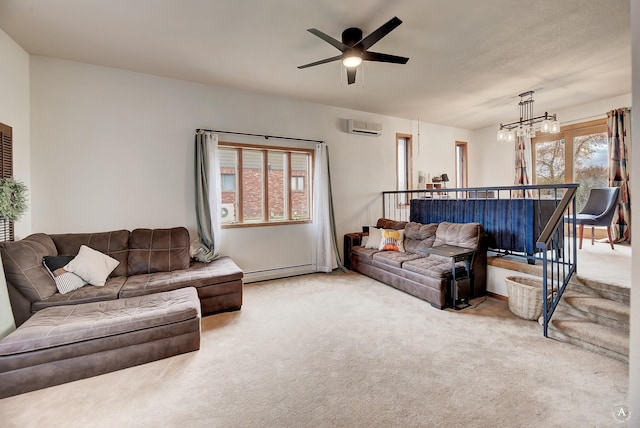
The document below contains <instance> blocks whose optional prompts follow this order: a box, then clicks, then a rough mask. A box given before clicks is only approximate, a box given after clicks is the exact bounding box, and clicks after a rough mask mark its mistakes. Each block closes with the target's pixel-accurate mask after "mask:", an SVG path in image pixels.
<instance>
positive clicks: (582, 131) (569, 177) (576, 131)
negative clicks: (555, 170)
mask: <svg viewBox="0 0 640 428" xmlns="http://www.w3.org/2000/svg"><path fill="white" fill-rule="evenodd" d="M606 132H607V119H606V118H602V119H595V120H590V121H586V122H579V123H574V124H571V125H565V126H561V127H560V132H558V133H555V134H551V133H549V134H538V135H537V136H536V137H534V138H532V139H531V165H532V169H531V182H532V183H533V184H537V181H538V180H537V177H538V174H537V171H536V150H535V147H536V144H539V143H546V142H552V141H556V140H560V139H564V182H565V183H572V182H573V180H574V177H573V175H574V174H573V173H574V171H573V169H574V168H573V165H574V159H573V157H574V147H573V140H574V138H575V137H580V136H583V135H589V134H600V133H606ZM586 229H587V230H585V231H584V237H585V238H591V237H592V236H591V233H592V231H591V228H590V227H588V228H586ZM593 233H594V238H596V239H600V238H604V237H605V236H607V235H606V231H605V230H604V229H599V228H595V230H594V231H593Z"/></svg>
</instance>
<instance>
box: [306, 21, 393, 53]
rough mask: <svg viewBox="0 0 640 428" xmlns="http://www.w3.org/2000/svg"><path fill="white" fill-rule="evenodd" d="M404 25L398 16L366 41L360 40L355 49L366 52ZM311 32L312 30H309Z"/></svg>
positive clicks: (365, 39) (383, 25)
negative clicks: (361, 49)
mask: <svg viewBox="0 0 640 428" xmlns="http://www.w3.org/2000/svg"><path fill="white" fill-rule="evenodd" d="M400 24H402V21H401V20H400V18H398V17H397V16H394V17H393V18H391V19H390V20H389V21H388V22H387V23H386V24H382V25H381V26H380V28H378V29H377V30H376V31H374V32H373V33H371V34H369V35H368V36H367V37H365V38H364V39H362V40H360V41H359V42H358V43H356V45H355V46H354V47H362V48H363V49H364V50H365V51H366V50H367V49H369V48H370V47H371V46H373V45H374V44H376V43H378V41H379V40H380V39H381V38H383V37H384V36H386V35H387V34H389V33H390V32H391V31H393V30H394V29H395V28H396V27H397V26H398V25H400ZM309 31H311V30H309Z"/></svg>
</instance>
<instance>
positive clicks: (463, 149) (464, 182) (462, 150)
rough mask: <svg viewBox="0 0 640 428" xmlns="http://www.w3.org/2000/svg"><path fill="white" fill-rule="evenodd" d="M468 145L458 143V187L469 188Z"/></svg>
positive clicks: (461, 142)
mask: <svg viewBox="0 0 640 428" xmlns="http://www.w3.org/2000/svg"><path fill="white" fill-rule="evenodd" d="M468 174H469V173H468V169H467V143H465V142H464V141H456V187H469V179H468Z"/></svg>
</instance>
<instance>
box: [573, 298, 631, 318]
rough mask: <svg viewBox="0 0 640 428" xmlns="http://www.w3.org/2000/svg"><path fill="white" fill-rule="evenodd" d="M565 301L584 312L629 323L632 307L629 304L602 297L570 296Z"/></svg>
mask: <svg viewBox="0 0 640 428" xmlns="http://www.w3.org/2000/svg"><path fill="white" fill-rule="evenodd" d="M564 301H565V302H566V303H567V304H568V305H571V306H573V307H574V308H576V309H579V310H581V311H584V312H590V313H593V314H596V315H599V316H602V317H607V318H611V319H616V320H621V321H626V322H629V314H630V307H629V305H628V304H625V303H621V302H616V301H614V300H609V299H604V298H602V297H595V296H586V295H578V294H570V295H566V296H565V297H564Z"/></svg>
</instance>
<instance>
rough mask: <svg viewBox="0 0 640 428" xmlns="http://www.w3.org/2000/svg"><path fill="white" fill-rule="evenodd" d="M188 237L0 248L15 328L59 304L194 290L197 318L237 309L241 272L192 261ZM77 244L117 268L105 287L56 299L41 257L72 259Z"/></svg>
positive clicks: (229, 264) (152, 233)
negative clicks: (112, 261) (115, 263)
mask: <svg viewBox="0 0 640 428" xmlns="http://www.w3.org/2000/svg"><path fill="white" fill-rule="evenodd" d="M189 244H190V240H189V232H188V231H187V229H185V228H184V227H176V228H171V229H135V230H133V231H131V232H129V231H128V230H116V231H111V232H101V233H67V234H57V235H47V234H44V233H36V234H33V235H30V236H27V237H26V238H24V239H22V240H20V241H16V242H4V243H1V244H0V254H1V255H2V262H3V266H4V271H5V277H6V280H7V287H8V290H9V299H10V300H11V307H12V309H13V314H14V318H15V322H16V325H17V326H19V325H20V324H22V323H23V322H25V321H26V320H27V319H28V318H29V317H30V316H31V315H32V314H34V313H36V312H37V311H39V310H41V309H44V308H47V307H50V306H60V305H71V304H78V303H88V302H98V301H106V300H114V299H118V298H124V297H134V296H142V295H145V294H151V293H158V292H162V291H171V290H176V289H179V288H183V287H196V290H197V291H198V297H199V298H200V304H201V305H202V313H203V314H209V313H215V312H220V311H229V310H237V309H240V307H241V306H242V279H243V276H244V273H243V272H242V270H241V269H240V268H239V267H238V266H237V265H236V264H235V263H234V262H233V261H232V260H231V259H230V258H228V257H221V258H219V259H217V260H215V261H213V262H212V263H208V264H207V263H198V262H191V260H190V257H189ZM81 245H86V246H88V247H90V248H93V249H94V250H97V251H100V252H102V253H104V254H106V255H108V256H110V257H113V258H114V259H116V260H118V261H119V262H120V263H119V265H118V266H117V267H116V269H115V270H114V271H113V272H112V273H111V275H110V276H109V278H108V279H107V282H106V284H105V285H104V286H101V287H94V286H85V287H82V288H80V289H77V290H75V291H72V292H70V293H67V294H60V293H58V290H57V288H56V285H55V282H54V281H53V279H52V278H51V275H50V274H49V272H47V270H46V268H45V267H44V266H43V264H42V258H43V257H44V256H58V255H60V256H73V255H76V254H78V251H79V249H80V246H81Z"/></svg>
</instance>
